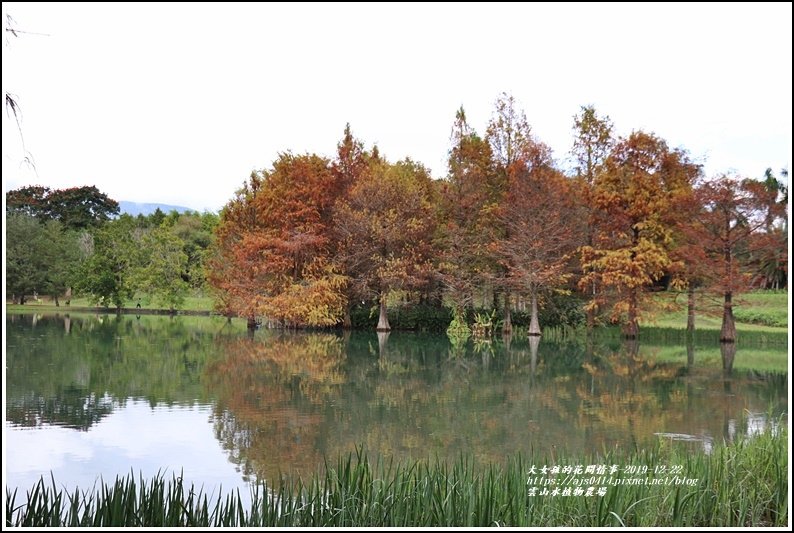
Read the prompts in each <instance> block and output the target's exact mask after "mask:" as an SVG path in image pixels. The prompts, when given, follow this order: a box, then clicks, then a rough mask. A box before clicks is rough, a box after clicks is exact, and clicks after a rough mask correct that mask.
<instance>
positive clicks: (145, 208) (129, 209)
mask: <svg viewBox="0 0 794 533" xmlns="http://www.w3.org/2000/svg"><path fill="white" fill-rule="evenodd" d="M158 207H159V208H160V211H162V212H163V213H165V214H166V215H167V214H168V213H170V212H171V211H176V212H177V213H184V212H185V211H195V209H190V208H189V207H183V206H181V205H168V204H142V203H139V202H125V201H124V200H121V201H120V202H119V210H120V211H121V213H127V214H128V215H132V216H134V217H137V216H138V215H143V216H149V215H151V214H152V213H154V212H155V211H157V208H158Z"/></svg>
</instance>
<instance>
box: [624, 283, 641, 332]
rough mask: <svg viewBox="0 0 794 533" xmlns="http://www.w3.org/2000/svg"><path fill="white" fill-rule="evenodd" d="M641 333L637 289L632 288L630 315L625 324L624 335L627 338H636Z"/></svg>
mask: <svg viewBox="0 0 794 533" xmlns="http://www.w3.org/2000/svg"><path fill="white" fill-rule="evenodd" d="M639 333H640V326H639V324H638V322H637V289H636V288H633V289H631V292H630V293H629V316H628V320H627V321H626V324H625V326H623V337H624V338H626V339H636V338H637V337H638V336H639Z"/></svg>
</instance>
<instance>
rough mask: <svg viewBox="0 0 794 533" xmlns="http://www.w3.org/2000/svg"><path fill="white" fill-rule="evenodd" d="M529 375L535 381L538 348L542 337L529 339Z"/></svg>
mask: <svg viewBox="0 0 794 533" xmlns="http://www.w3.org/2000/svg"><path fill="white" fill-rule="evenodd" d="M527 340H528V341H529V375H530V378H531V379H532V380H533V381H534V378H535V371H536V370H537V368H538V346H540V337H537V336H535V337H529V338H528V339H527Z"/></svg>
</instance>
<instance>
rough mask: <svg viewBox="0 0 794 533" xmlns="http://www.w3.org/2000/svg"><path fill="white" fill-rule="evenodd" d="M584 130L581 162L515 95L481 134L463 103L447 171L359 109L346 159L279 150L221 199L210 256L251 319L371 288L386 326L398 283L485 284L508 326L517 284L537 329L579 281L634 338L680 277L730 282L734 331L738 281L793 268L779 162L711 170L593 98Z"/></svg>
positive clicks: (483, 290) (434, 287)
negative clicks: (375, 129)
mask: <svg viewBox="0 0 794 533" xmlns="http://www.w3.org/2000/svg"><path fill="white" fill-rule="evenodd" d="M573 130H574V143H573V150H572V154H573V156H574V158H575V161H576V168H575V171H574V172H569V173H568V174H566V173H564V172H563V171H562V170H561V169H560V168H559V167H558V166H557V165H556V164H555V161H554V160H553V158H552V155H551V150H550V148H549V147H548V146H547V145H545V144H544V143H543V142H541V141H540V140H539V139H537V137H536V136H535V135H534V134H533V132H532V129H531V127H530V125H529V123H528V121H527V119H526V116H525V114H524V113H523V112H522V111H521V110H520V109H518V108H517V106H516V103H515V101H514V99H513V98H512V97H510V96H508V95H506V94H503V95H501V96H500V98H499V99H498V100H497V102H496V106H495V109H494V113H493V117H492V118H491V120H490V122H489V123H488V127H487V129H486V132H485V135H484V137H481V136H480V135H478V134H477V132H476V131H474V129H473V128H472V127H471V126H470V125H469V124H468V121H467V119H466V114H465V112H464V110H463V109H462V108H461V109H460V110H459V111H458V112H457V113H456V117H455V122H454V125H453V128H452V135H451V144H452V146H451V149H450V155H449V167H448V174H447V176H446V178H445V179H443V180H432V179H431V178H430V175H429V173H428V171H427V170H426V169H425V168H424V167H423V166H422V165H420V164H418V163H416V162H414V161H412V160H411V159H409V158H406V159H404V160H402V161H398V162H389V161H388V160H387V159H386V158H385V157H383V156H382V155H381V154H380V153H379V151H378V149H377V147H374V148H373V149H372V150H365V149H364V146H363V144H362V143H361V142H360V141H358V140H356V139H355V138H354V137H353V135H352V133H351V131H350V127H349V126H348V127H347V128H346V129H345V132H344V137H343V138H342V140H341V141H340V142H339V144H338V146H337V154H336V157H335V158H334V159H333V160H329V159H326V158H323V157H320V156H317V155H314V154H304V155H294V154H291V153H284V154H281V155H280V156H279V157H278V159H277V160H276V161H275V162H274V163H273V166H272V168H270V169H267V170H262V171H258V172H254V173H252V175H251V177H250V179H249V180H248V181H247V182H246V183H245V184H244V186H243V187H242V188H241V189H240V190H239V191H238V192H237V193H236V195H235V197H234V198H233V199H232V200H231V201H230V202H229V203H228V204H227V205H226V206H225V208H224V209H223V211H222V213H221V220H220V224H219V227H218V231H217V246H216V247H215V249H214V253H213V257H212V259H211V260H210V265H211V266H210V270H209V280H210V282H211V284H212V285H213V286H214V287H215V288H216V289H217V291H218V294H219V302H220V307H221V308H222V310H223V311H224V312H228V313H236V314H239V315H241V316H247V317H249V321H250V322H249V323H250V324H253V323H254V322H255V320H256V317H260V316H265V317H267V318H268V319H271V320H274V321H278V322H280V323H281V324H283V325H295V326H306V325H308V326H328V325H334V324H338V323H340V322H341V323H343V324H344V325H349V323H350V322H349V313H350V308H351V306H352V305H353V304H354V303H356V302H359V301H362V302H375V303H377V304H378V305H379V308H380V320H379V322H378V329H379V330H388V329H389V323H388V318H387V314H386V307H387V304H388V302H389V301H390V299H391V300H394V299H395V298H399V299H402V300H414V301H423V302H435V303H438V304H443V305H446V306H449V307H450V308H451V309H452V310H453V314H454V315H455V316H457V317H461V316H463V315H464V312H465V310H466V309H467V308H471V307H472V306H474V305H475V300H478V302H477V303H480V304H481V303H483V301H484V300H487V301H485V302H484V303H486V306H487V307H490V306H492V307H497V306H499V307H501V308H502V310H503V330H504V331H505V332H509V331H510V330H511V328H512V325H511V314H510V313H511V309H513V307H514V306H515V305H516V304H517V302H518V301H519V299H520V300H521V302H528V303H529V306H530V309H531V317H532V318H531V322H530V328H529V333H530V334H533V335H538V334H540V325H539V323H538V320H537V309H538V306H539V305H541V303H542V302H543V301H546V300H548V299H549V297H550V296H552V295H554V294H555V293H556V294H559V293H563V294H571V293H572V292H574V291H577V292H578V293H579V295H580V297H582V298H583V299H584V300H585V302H586V304H585V309H586V313H587V324H588V326H590V327H592V326H594V325H595V324H597V323H599V321H610V322H613V323H621V324H622V325H623V331H624V334H625V335H626V336H627V337H636V336H637V333H638V327H639V320H640V316H641V313H642V312H643V311H644V309H646V306H647V303H648V302H647V294H648V292H649V289H651V288H654V287H658V286H660V285H664V284H668V285H672V287H674V288H677V289H681V290H684V289H688V290H689V291H690V294H691V295H694V293H695V291H696V290H697V291H700V292H709V293H719V294H720V295H721V296H722V298H723V300H724V324H725V326H724V329H723V339H724V340H726V341H730V340H733V339H734V338H735V328H734V326H733V320H732V305H733V303H732V302H733V300H732V298H733V295H734V294H735V293H737V292H740V291H742V290H745V289H747V288H748V287H749V286H751V284H752V282H753V280H755V281H756V282H757V283H763V284H766V285H769V284H770V283H771V284H778V285H780V283H781V281H783V280H785V277H786V265H787V257H786V238H787V237H786V234H787V227H786V226H785V208H786V204H787V191H786V190H785V188H784V187H783V186H782V185H781V184H780V183H779V182H778V181H777V180H776V179H775V178H774V176H772V174H771V172H768V173H767V176H766V179H765V180H764V181H754V180H749V179H742V178H739V177H735V176H730V175H723V176H718V177H712V178H709V179H706V178H704V177H703V176H702V173H701V168H700V166H699V165H698V164H696V163H695V162H693V161H692V160H691V159H690V157H689V155H688V154H687V152H686V151H685V150H683V149H674V148H670V147H669V146H668V144H667V143H666V142H665V141H664V140H663V139H661V138H659V137H657V136H655V135H654V134H652V133H647V132H643V131H635V132H632V133H631V134H630V135H628V136H626V137H616V136H615V135H614V132H613V125H612V123H611V121H610V120H609V117H601V116H599V115H598V114H597V113H596V111H595V109H594V108H592V107H584V108H582V110H581V113H580V114H579V115H577V116H576V117H575V120H574V127H573ZM690 303H691V304H692V305H694V296H693V298H692V300H691V301H690ZM692 309H693V312H694V307H693V308H692ZM693 316H694V315H693ZM693 327H694V324H693Z"/></svg>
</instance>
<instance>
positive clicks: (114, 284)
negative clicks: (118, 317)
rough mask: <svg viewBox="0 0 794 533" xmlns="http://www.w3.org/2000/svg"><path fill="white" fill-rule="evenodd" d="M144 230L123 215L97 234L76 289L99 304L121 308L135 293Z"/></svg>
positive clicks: (76, 281)
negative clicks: (136, 273) (135, 274)
mask: <svg viewBox="0 0 794 533" xmlns="http://www.w3.org/2000/svg"><path fill="white" fill-rule="evenodd" d="M143 234H144V230H142V229H141V228H138V227H137V225H136V220H135V219H134V218H133V217H131V216H129V215H126V214H125V215H122V216H121V217H119V218H118V219H117V220H113V221H111V222H109V223H107V224H105V225H104V226H103V227H101V228H99V229H98V230H97V231H96V233H95V234H94V242H93V252H92V253H91V255H90V256H89V257H88V258H87V259H86V261H85V262H84V263H83V264H82V266H81V268H80V272H79V275H78V276H77V277H76V279H75V289H76V290H78V291H80V292H81V293H83V294H86V295H88V297H89V298H90V299H91V300H92V301H93V302H95V303H97V304H99V305H104V306H109V305H110V304H113V305H114V306H115V307H116V308H117V309H121V307H122V306H123V305H124V302H125V301H126V300H128V299H130V298H132V297H133V296H134V294H135V290H136V287H135V276H134V273H135V272H136V270H137V269H138V268H139V267H140V266H141V264H142V263H143V260H144V257H143V254H144V251H145V249H144V248H143V246H142V238H143Z"/></svg>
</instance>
